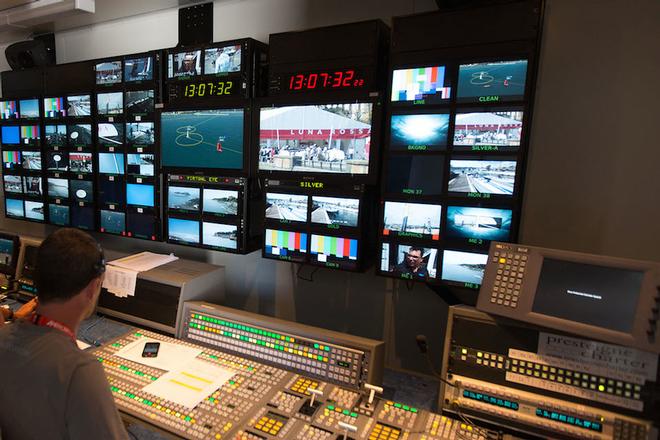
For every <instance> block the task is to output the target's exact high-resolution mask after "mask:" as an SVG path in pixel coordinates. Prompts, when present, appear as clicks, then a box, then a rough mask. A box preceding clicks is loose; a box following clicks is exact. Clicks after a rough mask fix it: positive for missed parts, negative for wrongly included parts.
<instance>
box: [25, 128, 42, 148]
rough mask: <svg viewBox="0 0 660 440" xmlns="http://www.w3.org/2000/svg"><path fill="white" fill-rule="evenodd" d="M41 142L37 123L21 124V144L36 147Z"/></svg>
mask: <svg viewBox="0 0 660 440" xmlns="http://www.w3.org/2000/svg"><path fill="white" fill-rule="evenodd" d="M40 144H41V127H40V126H39V125H21V145H23V146H24V147H38V146H39V145H40Z"/></svg>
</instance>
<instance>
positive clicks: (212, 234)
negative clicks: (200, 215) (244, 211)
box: [202, 222, 238, 250]
mask: <svg viewBox="0 0 660 440" xmlns="http://www.w3.org/2000/svg"><path fill="white" fill-rule="evenodd" d="M202 244H203V245H204V246H208V247H210V248H213V249H231V250H236V249H238V226H236V225H224V224H220V223H211V222H203V223H202Z"/></svg>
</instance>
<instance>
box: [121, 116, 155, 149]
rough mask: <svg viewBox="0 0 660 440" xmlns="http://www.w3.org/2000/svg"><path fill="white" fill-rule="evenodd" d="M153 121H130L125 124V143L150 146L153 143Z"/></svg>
mask: <svg viewBox="0 0 660 440" xmlns="http://www.w3.org/2000/svg"><path fill="white" fill-rule="evenodd" d="M154 135H155V130H154V123H153V122H130V123H128V124H126V143H127V144H130V145H135V146H150V145H153V144H154V141H155V139H154Z"/></svg>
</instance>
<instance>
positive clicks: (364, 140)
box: [259, 102, 373, 175]
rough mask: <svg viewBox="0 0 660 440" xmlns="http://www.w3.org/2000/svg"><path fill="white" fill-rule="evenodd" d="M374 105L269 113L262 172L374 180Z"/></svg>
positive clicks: (263, 119) (263, 128) (262, 135)
mask: <svg viewBox="0 0 660 440" xmlns="http://www.w3.org/2000/svg"><path fill="white" fill-rule="evenodd" d="M372 112H373V104H372V103H369V102H362V103H360V102H358V103H342V104H323V105H300V106H288V107H264V108H261V109H260V114H259V119H260V127H259V170H260V171H286V172H294V173H341V174H350V175H353V174H368V173H369V156H370V150H371V127H372Z"/></svg>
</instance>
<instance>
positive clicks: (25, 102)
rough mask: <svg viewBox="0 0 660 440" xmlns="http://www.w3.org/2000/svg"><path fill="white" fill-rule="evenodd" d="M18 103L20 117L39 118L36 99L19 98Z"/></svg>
mask: <svg viewBox="0 0 660 440" xmlns="http://www.w3.org/2000/svg"><path fill="white" fill-rule="evenodd" d="M18 103H19V107H18V110H19V115H20V118H21V119H39V116H40V114H39V100H38V99H21V100H20V101H19V102H18Z"/></svg>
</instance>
